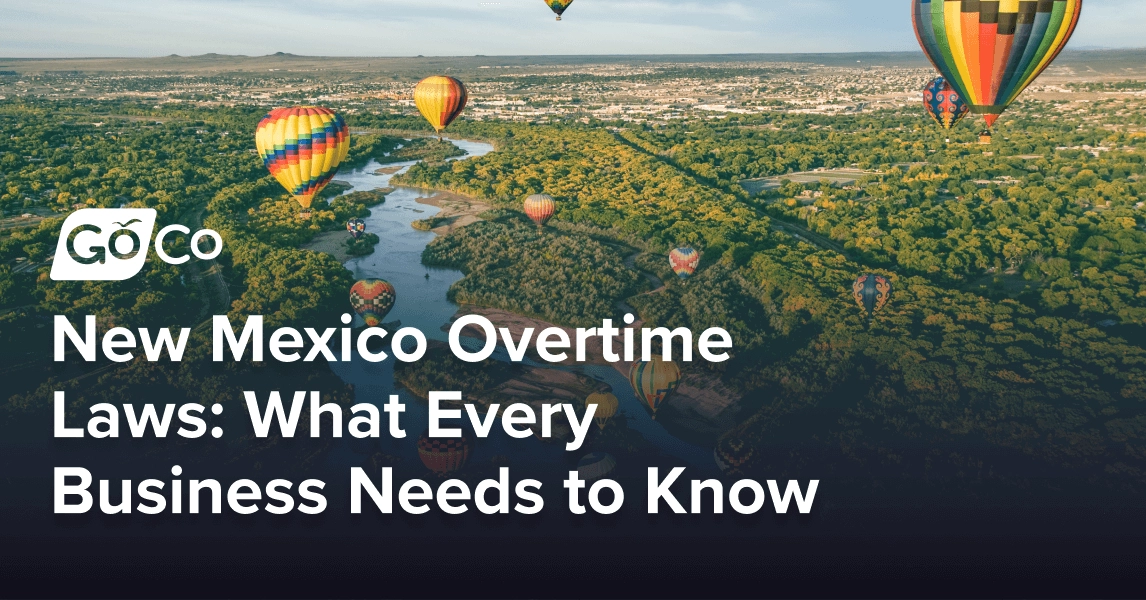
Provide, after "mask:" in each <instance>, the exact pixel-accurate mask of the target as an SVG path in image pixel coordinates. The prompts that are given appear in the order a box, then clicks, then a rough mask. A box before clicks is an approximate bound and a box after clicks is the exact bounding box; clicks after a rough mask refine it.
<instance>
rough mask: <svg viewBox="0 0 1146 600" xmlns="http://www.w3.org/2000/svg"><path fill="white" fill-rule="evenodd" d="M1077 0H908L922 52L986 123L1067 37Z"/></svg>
mask: <svg viewBox="0 0 1146 600" xmlns="http://www.w3.org/2000/svg"><path fill="white" fill-rule="evenodd" d="M1081 13H1082V0H912V15H911V16H912V20H913V21H914V23H915V33H916V35H917V37H918V38H919V45H920V46H922V47H923V52H924V53H925V54H926V55H927V57H928V58H930V59H931V62H932V63H933V64H934V65H935V68H936V69H937V70H938V71H939V72H940V73H941V74H942V75H943V78H944V79H946V80H947V82H948V83H950V84H951V87H953V88H955V90H956V91H958V92H959V95H960V96H961V97H962V98H963V99H964V100H966V101H967V103H968V104H970V105H971V112H972V113H974V114H977V115H983V118H984V119H985V120H986V121H987V126H988V127H990V126H992V125H994V124H995V120H996V119H998V118H999V115H1001V114H1003V111H1004V110H1006V109H1007V106H1008V105H1010V104H1011V103H1012V102H1014V101H1015V98H1017V97H1018V96H1019V94H1021V93H1022V92H1023V90H1025V89H1027V86H1029V85H1030V84H1031V82H1033V81H1034V80H1035V78H1036V77H1038V76H1039V75H1040V74H1041V73H1042V72H1043V71H1044V70H1046V68H1047V67H1048V66H1050V64H1051V61H1053V60H1054V59H1055V57H1057V56H1058V54H1059V53H1060V52H1062V49H1063V48H1065V47H1066V43H1067V42H1068V41H1070V36H1071V34H1073V33H1074V28H1075V26H1077V25H1078V18H1079V15H1080V14H1081Z"/></svg>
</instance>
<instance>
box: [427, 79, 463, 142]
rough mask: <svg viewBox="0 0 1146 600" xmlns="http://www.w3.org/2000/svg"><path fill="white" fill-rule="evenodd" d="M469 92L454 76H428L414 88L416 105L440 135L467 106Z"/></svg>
mask: <svg viewBox="0 0 1146 600" xmlns="http://www.w3.org/2000/svg"><path fill="white" fill-rule="evenodd" d="M468 101H469V92H467V91H466V86H465V84H463V83H462V82H460V81H458V80H457V79H454V78H453V77H446V76H445V75H435V76H433V77H427V78H425V79H423V80H422V81H421V82H419V83H418V86H417V87H415V88H414V105H415V106H417V107H418V111H419V112H421V113H422V116H423V117H426V120H427V121H429V122H430V125H433V126H434V130H435V131H437V132H438V134H439V135H440V134H441V133H442V130H443V129H445V128H446V127H448V126H449V124H450V123H453V122H454V119H456V118H458V115H460V114H462V111H463V110H465V108H466V102H468Z"/></svg>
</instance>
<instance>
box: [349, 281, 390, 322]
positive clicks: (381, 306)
mask: <svg viewBox="0 0 1146 600" xmlns="http://www.w3.org/2000/svg"><path fill="white" fill-rule="evenodd" d="M397 297H398V295H397V293H396V292H395V291H394V286H392V285H390V282H388V281H386V280H384V279H363V280H362V281H359V282H357V283H355V284H354V285H353V286H352V287H351V288H350V305H351V306H353V307H354V312H356V313H358V314H359V315H361V316H362V319H363V320H364V321H366V325H367V326H368V327H377V326H379V325H381V324H382V319H385V318H386V315H387V314H389V313H390V309H391V308H394V301H395V300H396V299H397Z"/></svg>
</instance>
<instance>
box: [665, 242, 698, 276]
mask: <svg viewBox="0 0 1146 600" xmlns="http://www.w3.org/2000/svg"><path fill="white" fill-rule="evenodd" d="M699 264H700V253H699V252H697V251H696V250H693V249H692V248H677V249H676V250H673V251H672V252H669V266H671V267H672V272H673V273H676V276H677V277H680V278H681V279H688V278H689V277H692V274H693V273H695V272H696V267H697V265H699Z"/></svg>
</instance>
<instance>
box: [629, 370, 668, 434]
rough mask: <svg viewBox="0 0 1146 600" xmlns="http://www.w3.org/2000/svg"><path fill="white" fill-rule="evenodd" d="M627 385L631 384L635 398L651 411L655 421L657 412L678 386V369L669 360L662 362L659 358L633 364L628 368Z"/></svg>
mask: <svg viewBox="0 0 1146 600" xmlns="http://www.w3.org/2000/svg"><path fill="white" fill-rule="evenodd" d="M629 383H631V384H632V386H633V391H634V392H636V394H637V398H639V399H640V400H641V401H642V402H644V403H645V404H647V405H648V406H649V408H651V409H652V411H653V418H654V419H655V418H656V416H657V411H658V410H660V407H661V406H663V405H664V403H665V402H666V401H667V400H668V397H669V396H670V395H671V394H672V393H673V391H674V390H676V386H677V385H678V384H680V367H678V366H676V363H674V362H672V361H671V360H664V359H662V358H660V357H659V356H655V357H653V359H652V360H651V361H648V362H645V361H639V362H635V363H633V366H632V367H630V368H629Z"/></svg>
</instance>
